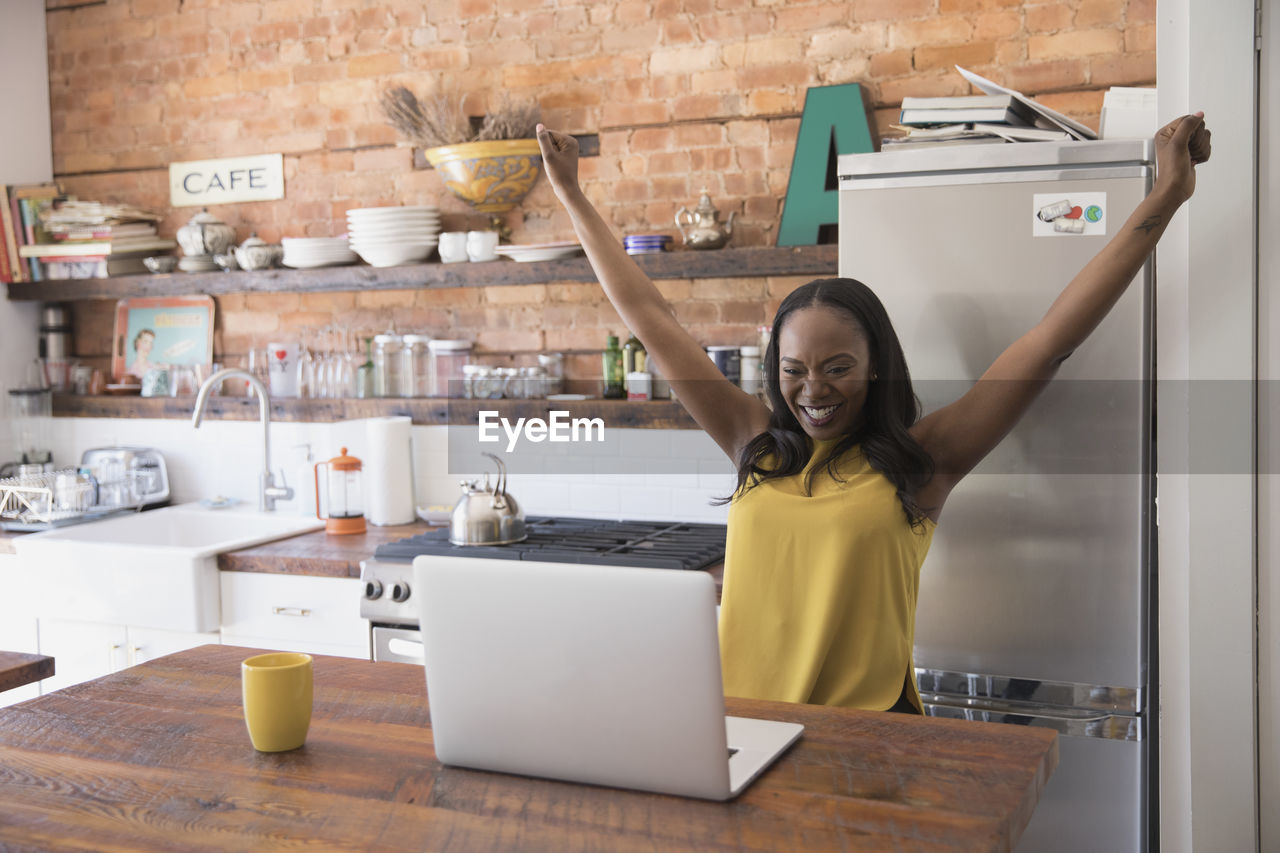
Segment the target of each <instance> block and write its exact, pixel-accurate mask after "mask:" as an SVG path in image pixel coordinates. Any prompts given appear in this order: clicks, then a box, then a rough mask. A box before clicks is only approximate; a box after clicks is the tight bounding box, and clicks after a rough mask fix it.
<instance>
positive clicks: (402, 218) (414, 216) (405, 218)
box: [347, 213, 440, 225]
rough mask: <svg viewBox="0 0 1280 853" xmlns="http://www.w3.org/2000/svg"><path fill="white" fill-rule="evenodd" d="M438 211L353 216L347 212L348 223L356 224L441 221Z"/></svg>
mask: <svg viewBox="0 0 1280 853" xmlns="http://www.w3.org/2000/svg"><path fill="white" fill-rule="evenodd" d="M439 221H440V214H438V213H397V214H394V215H392V214H387V215H386V216H352V215H351V214H347V223H348V224H354V225H384V224H387V223H391V222H439Z"/></svg>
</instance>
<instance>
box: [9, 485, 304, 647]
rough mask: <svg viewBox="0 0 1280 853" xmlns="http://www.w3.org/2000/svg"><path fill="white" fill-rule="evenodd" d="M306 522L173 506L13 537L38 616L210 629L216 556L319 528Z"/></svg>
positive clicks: (215, 607) (215, 618)
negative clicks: (32, 581)
mask: <svg viewBox="0 0 1280 853" xmlns="http://www.w3.org/2000/svg"><path fill="white" fill-rule="evenodd" d="M323 526H324V522H322V521H320V520H318V519H315V518H306V517H304V516H297V515H286V514H282V513H278V512H277V513H267V512H252V511H246V510H230V509H206V508H204V507H202V506H200V505H199V504H182V505H179V506H172V507H165V508H163V509H156V510H151V511H150V512H141V513H131V514H129V515H121V516H116V517H114V518H109V519H106V520H103V521H95V522H91V523H89V524H80V525H75V526H72V527H64V528H61V529H57V530H50V531H47V532H45V533H33V534H31V535H29V536H19V537H15V538H14V540H13V547H14V550H15V551H16V552H17V554H18V558H19V559H20V560H21V561H22V563H23V567H24V570H25V571H26V572H28V573H29V575H30V576H31V577H33V578H34V579H35V586H36V587H38V589H39V590H40V594H39V595H38V596H37V601H36V608H37V613H36V615H37V616H44V617H57V618H59V619H81V620H85V621H91V622H113V623H117V624H124V625H139V626H146V627H150V628H165V629H169V630H173V631H216V630H218V626H219V621H220V615H221V614H220V607H219V598H218V562H217V559H218V555H219V554H222V553H225V552H227V551H236V550H239V549H240V548H247V547H249V546H250V545H259V544H261V543H263V542H271V541H273V540H276V539H287V538H288V537H290V536H296V535H297V534H299V533H306V532H308V531H311V530H318V529H320V528H321V527H323Z"/></svg>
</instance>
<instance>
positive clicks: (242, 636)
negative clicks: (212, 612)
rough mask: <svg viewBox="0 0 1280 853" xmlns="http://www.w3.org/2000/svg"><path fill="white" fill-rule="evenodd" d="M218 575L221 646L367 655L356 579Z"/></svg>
mask: <svg viewBox="0 0 1280 853" xmlns="http://www.w3.org/2000/svg"><path fill="white" fill-rule="evenodd" d="M220 574H221V579H220V586H221V595H222V642H223V643H224V644H225V645H234V646H250V647H254V648H262V649H276V650H280V651H290V652H315V653H316V654H322V655H339V656H341V657H352V658H364V659H366V660H367V659H369V657H370V653H369V622H368V620H367V619H363V618H361V616H360V597H361V583H360V581H359V580H358V579H356V578H326V577H308V576H304V575H280V574H258V573H255V572H221V573H220Z"/></svg>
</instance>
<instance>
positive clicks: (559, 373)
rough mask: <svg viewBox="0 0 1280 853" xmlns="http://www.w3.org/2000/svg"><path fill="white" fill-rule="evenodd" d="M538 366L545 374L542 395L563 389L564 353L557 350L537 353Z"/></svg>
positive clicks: (555, 392) (556, 392) (559, 391)
mask: <svg viewBox="0 0 1280 853" xmlns="http://www.w3.org/2000/svg"><path fill="white" fill-rule="evenodd" d="M538 366H539V367H541V368H542V369H543V371H544V372H545V373H546V374H547V378H546V380H545V381H544V382H543V386H542V396H544V397H545V396H547V395H548V394H560V393H562V392H563V391H564V355H563V354H562V353H558V352H542V353H538Z"/></svg>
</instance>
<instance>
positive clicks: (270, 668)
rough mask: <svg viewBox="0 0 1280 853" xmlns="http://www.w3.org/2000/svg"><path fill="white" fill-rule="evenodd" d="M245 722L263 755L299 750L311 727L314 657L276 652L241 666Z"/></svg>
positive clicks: (250, 660)
mask: <svg viewBox="0 0 1280 853" xmlns="http://www.w3.org/2000/svg"><path fill="white" fill-rule="evenodd" d="M240 683H241V686H242V687H243V691H244V722H245V726H247V727H248V729H249V740H251V741H253V748H254V749H256V750H258V751H259V752H284V751H286V750H290V749H297V748H298V747H300V746H302V744H303V743H304V742H305V741H306V739H307V729H308V728H309V727H310V725H311V699H312V683H311V655H304V654H300V653H297V652H272V653H271V654H265V655H255V656H253V657H251V658H249V659H247V660H245V661H244V662H243V663H242V664H240Z"/></svg>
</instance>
